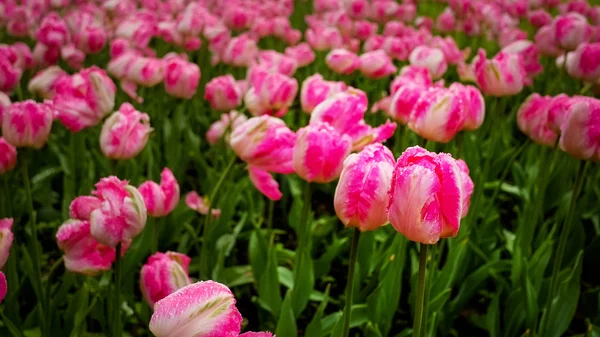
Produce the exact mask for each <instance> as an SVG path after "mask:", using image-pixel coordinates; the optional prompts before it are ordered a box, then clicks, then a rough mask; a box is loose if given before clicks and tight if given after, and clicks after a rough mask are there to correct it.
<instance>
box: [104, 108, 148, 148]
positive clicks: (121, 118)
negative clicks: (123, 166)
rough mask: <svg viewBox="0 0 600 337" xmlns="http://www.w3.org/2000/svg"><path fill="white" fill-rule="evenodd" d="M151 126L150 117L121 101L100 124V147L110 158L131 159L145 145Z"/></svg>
mask: <svg viewBox="0 0 600 337" xmlns="http://www.w3.org/2000/svg"><path fill="white" fill-rule="evenodd" d="M151 132H152V128H151V127H150V117H149V116H148V115H147V114H145V113H141V112H139V111H137V110H135V108H134V107H133V105H131V104H129V103H123V104H122V105H121V107H120V108H119V111H117V112H115V113H113V114H112V115H111V116H110V117H109V118H108V119H106V121H105V122H104V125H103V126H102V131H101V132H100V148H101V149H102V153H104V155H105V156H107V157H108V158H111V159H131V158H133V157H135V156H137V155H138V154H139V153H140V152H141V151H142V150H143V149H144V147H145V146H146V143H147V142H148V138H149V137H150V133H151Z"/></svg>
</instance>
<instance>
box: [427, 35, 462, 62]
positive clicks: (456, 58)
mask: <svg viewBox="0 0 600 337" xmlns="http://www.w3.org/2000/svg"><path fill="white" fill-rule="evenodd" d="M429 46H430V47H434V48H437V49H439V50H441V51H442V53H443V54H444V59H446V62H447V63H448V64H458V63H460V62H462V61H463V60H464V59H465V57H466V55H465V54H467V53H469V52H470V49H466V50H465V51H461V50H460V49H458V45H457V44H456V41H454V39H453V38H452V37H450V36H447V37H446V38H441V37H439V36H434V37H432V38H431V40H430V41H429ZM417 48H418V47H417Z"/></svg>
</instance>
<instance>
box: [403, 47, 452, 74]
mask: <svg viewBox="0 0 600 337" xmlns="http://www.w3.org/2000/svg"><path fill="white" fill-rule="evenodd" d="M409 60H410V64H411V65H413V66H417V67H424V68H427V69H428V70H429V73H430V74H431V77H432V78H433V79H434V80H435V79H438V78H440V77H442V76H443V75H444V73H445V72H446V69H448V64H447V63H446V59H445V58H444V53H442V51H441V50H440V49H438V48H430V47H427V46H419V47H417V48H415V49H414V50H413V51H412V53H410V56H409Z"/></svg>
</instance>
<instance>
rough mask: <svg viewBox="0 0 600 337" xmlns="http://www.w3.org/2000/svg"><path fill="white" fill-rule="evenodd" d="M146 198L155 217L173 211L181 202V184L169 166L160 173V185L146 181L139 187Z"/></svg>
mask: <svg viewBox="0 0 600 337" xmlns="http://www.w3.org/2000/svg"><path fill="white" fill-rule="evenodd" d="M138 191H139V192H140V194H141V195H142V198H144V204H145V205H146V209H147V210H148V214H150V215H151V216H153V217H163V216H166V215H168V214H169V213H171V212H172V211H173V210H174V209H175V207H176V206H177V203H179V184H178V183H177V180H176V179H175V176H173V172H171V170H169V168H165V169H164V170H163V171H162V173H161V174H160V185H158V184H157V183H155V182H153V181H146V182H144V183H142V184H141V185H140V187H138Z"/></svg>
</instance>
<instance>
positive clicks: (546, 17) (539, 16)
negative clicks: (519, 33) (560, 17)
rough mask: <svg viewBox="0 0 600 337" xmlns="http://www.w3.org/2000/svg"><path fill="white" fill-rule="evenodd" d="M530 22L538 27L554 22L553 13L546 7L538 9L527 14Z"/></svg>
mask: <svg viewBox="0 0 600 337" xmlns="http://www.w3.org/2000/svg"><path fill="white" fill-rule="evenodd" d="M527 16H528V18H529V23H531V25H532V26H534V27H536V28H540V27H543V26H545V25H548V24H550V23H552V15H551V14H550V13H548V12H547V11H546V10H544V9H541V8H540V9H536V10H533V11H530V12H529V13H528V14H527Z"/></svg>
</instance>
